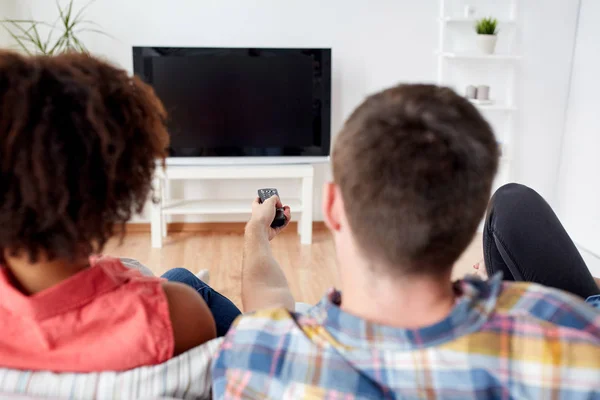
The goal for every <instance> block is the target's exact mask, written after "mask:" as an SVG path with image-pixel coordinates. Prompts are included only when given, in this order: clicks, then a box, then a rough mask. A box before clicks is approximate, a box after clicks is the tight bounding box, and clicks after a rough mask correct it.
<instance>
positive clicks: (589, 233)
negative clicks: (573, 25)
mask: <svg viewBox="0 0 600 400" xmlns="http://www.w3.org/2000/svg"><path fill="white" fill-rule="evenodd" d="M598 18H600V2H599V1H597V0H582V1H581V11H580V14H579V28H578V31H577V41H576V45H575V56H574V59H573V72H572V79H571V92H570V96H569V103H568V110H567V119H566V124H565V131H564V141H563V159H562V164H561V170H560V181H559V185H558V190H557V192H558V200H559V211H560V216H561V218H562V220H563V223H564V225H565V227H566V228H567V231H569V233H570V234H571V235H572V236H573V239H574V240H575V242H577V243H578V244H579V245H581V246H582V247H583V248H585V249H587V250H589V251H590V252H592V253H595V254H596V255H600V230H599V228H600V79H599V77H598V71H600V51H599V47H598V38H600V26H598V24H597V21H598ZM597 276H600V269H599V270H598V275H597Z"/></svg>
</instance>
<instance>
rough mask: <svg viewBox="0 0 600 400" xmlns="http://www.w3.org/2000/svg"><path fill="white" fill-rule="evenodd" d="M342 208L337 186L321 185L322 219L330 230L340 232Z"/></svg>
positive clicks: (332, 184)
mask: <svg viewBox="0 0 600 400" xmlns="http://www.w3.org/2000/svg"><path fill="white" fill-rule="evenodd" d="M343 208H344V207H343V205H342V198H341V196H340V192H339V190H338V187H337V185H336V184H335V183H333V182H327V183H325V185H323V219H324V220H325V225H327V227H328V228H329V229H330V230H332V231H339V230H340V226H341V224H340V222H341V218H342V215H341V213H342V212H343Z"/></svg>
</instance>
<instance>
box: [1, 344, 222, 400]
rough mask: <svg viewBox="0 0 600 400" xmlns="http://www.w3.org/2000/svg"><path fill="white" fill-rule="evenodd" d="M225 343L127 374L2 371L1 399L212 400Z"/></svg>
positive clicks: (200, 347) (198, 348)
mask: <svg viewBox="0 0 600 400" xmlns="http://www.w3.org/2000/svg"><path fill="white" fill-rule="evenodd" d="M222 341H223V339H222V338H218V339H214V340H211V341H210V342H207V343H204V344H203V345H200V346H198V347H196V348H193V349H191V350H189V351H187V352H185V353H183V354H181V355H180V356H178V357H175V358H173V359H171V360H169V361H167V362H165V363H162V364H159V365H154V366H149V367H140V368H135V369H132V370H129V371H123V372H91V373H85V374H81V373H54V372H49V371H18V370H11V369H1V368H0V398H2V395H5V396H7V397H8V398H10V396H16V395H20V396H23V398H36V397H43V398H56V399H62V398H69V399H155V398H161V397H169V398H176V399H208V398H210V390H211V374H210V365H211V362H212V359H213V357H214V355H215V353H216V351H217V350H218V348H219V346H220V345H221V342H222Z"/></svg>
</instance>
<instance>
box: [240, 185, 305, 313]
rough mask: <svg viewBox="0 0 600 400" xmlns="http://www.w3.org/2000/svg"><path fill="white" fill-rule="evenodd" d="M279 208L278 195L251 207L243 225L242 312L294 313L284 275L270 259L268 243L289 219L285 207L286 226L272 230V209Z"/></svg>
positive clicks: (257, 202) (273, 260) (292, 299)
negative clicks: (280, 310)
mask: <svg viewBox="0 0 600 400" xmlns="http://www.w3.org/2000/svg"><path fill="white" fill-rule="evenodd" d="M280 207H282V205H281V202H280V200H279V198H278V197H277V196H273V197H271V198H269V199H267V200H265V202H264V203H262V204H260V202H259V201H258V199H256V200H254V203H253V204H252V218H250V221H249V222H248V224H247V225H246V232H245V235H244V256H243V261H242V304H243V308H244V312H250V311H256V310H260V309H263V308H275V307H284V308H287V309H288V310H294V304H295V303H294V298H293V297H292V293H291V291H290V288H289V286H288V283H287V280H286V279H285V275H284V274H283V271H282V270H281V267H279V264H277V261H275V258H273V253H272V252H271V245H270V243H269V241H270V240H271V239H273V238H274V237H275V236H276V235H277V234H278V233H279V232H281V231H282V230H283V229H284V228H285V227H286V226H287V224H288V222H289V221H290V219H291V213H290V208H289V207H287V206H286V207H285V208H284V213H285V216H286V218H287V221H286V225H284V226H282V227H281V228H276V229H273V228H271V226H270V225H271V222H272V221H273V218H275V209H276V208H280Z"/></svg>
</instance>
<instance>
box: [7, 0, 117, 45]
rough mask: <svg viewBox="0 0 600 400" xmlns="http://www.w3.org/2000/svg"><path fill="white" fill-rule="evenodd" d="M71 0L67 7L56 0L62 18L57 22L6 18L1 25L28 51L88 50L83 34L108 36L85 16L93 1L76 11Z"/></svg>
mask: <svg viewBox="0 0 600 400" xmlns="http://www.w3.org/2000/svg"><path fill="white" fill-rule="evenodd" d="M74 1H75V0H69V2H68V3H67V5H66V6H61V5H60V3H59V1H58V0H57V1H56V5H57V8H58V13H59V17H58V18H57V20H56V21H54V23H52V24H50V23H47V22H41V21H34V20H19V19H4V20H0V24H1V25H3V26H4V28H5V29H6V30H7V32H8V33H9V34H10V36H11V37H12V38H13V40H14V41H15V42H16V44H17V45H18V46H19V48H20V49H21V50H22V51H24V52H25V53H27V54H43V55H48V56H51V55H54V54H60V53H65V52H70V51H76V52H81V53H87V52H88V50H87V48H86V47H85V45H84V44H83V42H82V41H81V39H80V38H79V37H78V35H79V34H80V33H85V32H92V33H99V34H102V35H106V36H109V35H107V34H106V33H104V32H102V31H101V30H99V29H98V25H97V24H95V23H94V22H91V21H87V20H85V19H84V18H83V13H84V11H85V10H86V9H87V7H88V6H89V5H90V4H91V3H93V2H94V0H91V1H90V2H89V3H87V4H86V5H85V6H83V7H81V8H80V9H79V11H75V10H74V8H73V3H74Z"/></svg>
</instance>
